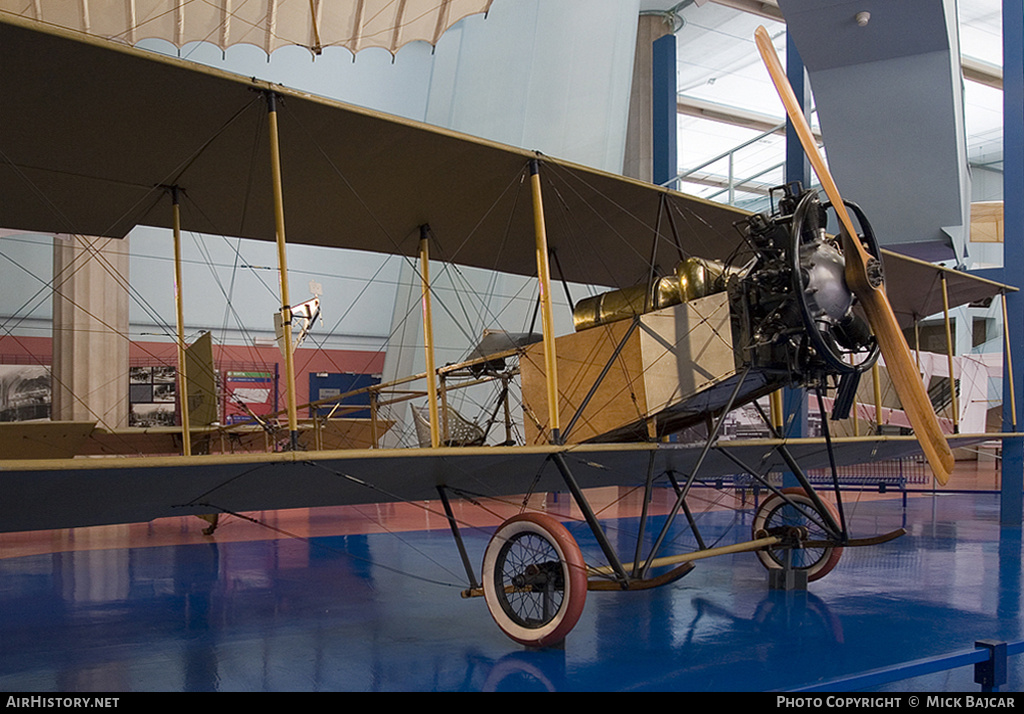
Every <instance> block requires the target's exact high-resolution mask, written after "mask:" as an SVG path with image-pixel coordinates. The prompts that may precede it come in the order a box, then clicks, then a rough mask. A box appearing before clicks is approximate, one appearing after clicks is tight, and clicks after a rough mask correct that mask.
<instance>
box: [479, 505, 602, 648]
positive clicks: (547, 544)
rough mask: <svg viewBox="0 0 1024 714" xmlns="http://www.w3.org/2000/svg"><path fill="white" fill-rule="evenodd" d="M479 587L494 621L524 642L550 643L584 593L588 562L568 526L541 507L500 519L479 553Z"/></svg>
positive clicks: (569, 624) (574, 616)
mask: <svg viewBox="0 0 1024 714" xmlns="http://www.w3.org/2000/svg"><path fill="white" fill-rule="evenodd" d="M483 589H484V598H485V599H486V601H487V608H488V610H490V612H491V616H492V617H493V618H494V621H495V622H497V623H498V627H500V628H501V630H502V631H503V632H504V633H505V634H506V635H508V636H509V637H511V638H512V639H513V640H515V641H516V642H518V643H520V644H522V645H526V646H527V647H546V646H550V645H555V644H558V643H559V642H561V641H562V640H564V639H565V636H566V635H567V634H568V633H569V631H570V630H572V628H573V627H574V626H575V625H576V622H577V620H579V617H580V614H581V613H582V612H583V606H584V604H585V603H586V599H587V568H586V565H585V564H584V562H583V555H582V554H581V553H580V549H579V546H578V545H576V541H575V540H574V539H573V537H572V535H570V534H569V531H567V530H566V529H565V526H563V525H562V524H561V523H559V522H558V521H557V520H556V519H554V518H552V517H551V516H549V515H547V514H544V513H523V514H520V515H518V516H514V517H512V518H510V519H508V520H507V521H505V522H504V523H503V524H502V525H501V526H500V527H499V528H498V530H497V532H495V534H494V536H493V537H492V538H491V541H490V543H489V544H488V546H487V550H486V552H485V553H484V567H483Z"/></svg>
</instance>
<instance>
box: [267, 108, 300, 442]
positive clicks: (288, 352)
mask: <svg viewBox="0 0 1024 714" xmlns="http://www.w3.org/2000/svg"><path fill="white" fill-rule="evenodd" d="M267 117H268V128H269V132H270V174H271V181H272V183H273V198H274V226H275V235H276V236H277V269H278V274H279V277H280V280H279V282H280V292H281V322H282V325H283V331H284V337H283V339H284V346H283V350H282V351H283V352H284V371H285V387H286V393H287V398H288V433H289V435H290V442H291V449H292V451H297V450H298V448H299V417H298V410H297V408H296V397H295V356H294V354H293V352H292V308H291V300H290V297H289V294H288V257H287V256H288V253H287V248H286V246H287V242H286V240H285V232H284V191H283V188H282V181H281V145H280V136H279V134H278V130H277V95H276V94H274V93H273V92H267Z"/></svg>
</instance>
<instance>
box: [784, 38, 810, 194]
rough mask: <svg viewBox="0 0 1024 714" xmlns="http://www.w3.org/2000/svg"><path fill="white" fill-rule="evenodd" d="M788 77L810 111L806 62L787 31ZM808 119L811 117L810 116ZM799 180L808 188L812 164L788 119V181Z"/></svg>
mask: <svg viewBox="0 0 1024 714" xmlns="http://www.w3.org/2000/svg"><path fill="white" fill-rule="evenodd" d="M786 77H787V78H788V79H789V84H790V86H791V87H793V94H795V95H796V98H797V99H798V100H800V104H801V105H802V106H803V110H804V114H805V115H806V114H808V112H809V111H810V92H809V91H808V87H807V76H806V74H805V73H804V62H803V60H802V59H800V53H799V52H798V51H797V49H796V45H795V44H793V36H792V35H791V34H789V33H788V32H787V33H786ZM808 121H810V117H809V116H808ZM790 181H799V182H800V183H802V184H803V185H804V188H807V187H808V186H810V184H811V164H810V162H809V161H808V160H807V154H805V153H804V148H803V146H801V145H800V139H799V138H798V137H797V135H796V131H795V130H794V129H793V123H792V122H791V121H789V120H788V119H787V120H786V182H787V183H788V182H790Z"/></svg>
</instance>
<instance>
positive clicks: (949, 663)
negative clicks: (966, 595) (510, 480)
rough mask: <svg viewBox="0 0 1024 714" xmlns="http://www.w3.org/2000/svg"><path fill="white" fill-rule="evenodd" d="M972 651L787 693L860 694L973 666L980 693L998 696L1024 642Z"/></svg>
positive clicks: (990, 643) (992, 643) (983, 644)
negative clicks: (1009, 661)
mask: <svg viewBox="0 0 1024 714" xmlns="http://www.w3.org/2000/svg"><path fill="white" fill-rule="evenodd" d="M974 646H975V649H973V650H966V651H963V652H955V653H953V654H948V655H938V656H936V657H925V658H924V659H917V660H913V661H911V662H902V663H900V664H894V665H891V666H889V667H881V668H879V669H873V670H870V671H867V672H861V673H860V674H853V675H850V676H847V677H838V678H836V679H830V680H828V681H826V682H818V683H816V684H811V685H807V686H806V687H800V688H798V689H790V690H787V691H790V692H848V691H860V690H864V689H869V688H871V687H878V686H881V685H883V684H891V683H893V682H900V681H903V680H905V679H913V678H914V677H923V676H925V675H928V674H935V673H937V672H945V671H947V670H951V669H956V668H957V667H966V666H967V665H971V664H973V665H974V681H975V683H977V684H978V685H979V686H980V687H981V691H983V692H998V691H999V687H1001V686H1003V685H1005V684H1006V680H1007V658H1008V657H1010V656H1012V655H1018V654H1021V653H1024V642H1011V643H1006V642H1000V641H996V640H980V641H978V642H975V643H974Z"/></svg>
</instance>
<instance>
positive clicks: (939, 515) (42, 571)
mask: <svg viewBox="0 0 1024 714" xmlns="http://www.w3.org/2000/svg"><path fill="white" fill-rule="evenodd" d="M850 513H851V519H852V520H851V522H852V524H853V527H854V529H855V531H857V532H858V534H860V535H869V534H873V533H879V532H886V531H888V530H892V529H893V528H896V527H899V526H900V524H902V523H903V522H904V521H905V522H906V523H907V527H908V530H909V534H908V535H907V536H905V537H903V538H900V539H897V540H896V541H893V542H891V543H888V544H885V545H883V546H879V547H875V548H863V549H847V550H846V552H845V553H844V555H843V559H842V560H841V562H840V564H839V566H838V567H837V568H836V570H835V571H834V572H833V573H832V574H830V575H829V576H828V577H827V578H825V579H823V580H821V581H819V582H816V583H812V585H811V588H810V591H808V592H797V593H785V592H776V591H769V590H768V589H767V578H766V575H765V571H764V570H763V569H762V568H761V566H760V565H759V564H758V562H757V560H756V558H754V557H753V556H752V555H750V554H740V555H735V556H724V557H721V558H715V559H710V560H707V561H702V562H701V563H700V564H699V565H698V567H697V568H696V569H695V570H694V572H692V573H691V574H689V575H687V576H686V577H685V578H683V579H682V580H680V581H678V582H677V583H676V584H674V585H672V586H670V587H666V588H661V589H658V590H653V591H645V592H634V593H590V594H589V596H588V602H587V607H586V610H585V611H584V614H583V617H582V618H581V621H580V624H579V625H578V626H577V628H576V629H575V630H574V631H573V633H572V634H571V635H570V638H569V640H568V641H567V643H566V646H565V648H564V649H562V650H546V651H526V650H522V649H521V648H518V647H517V646H516V645H514V644H513V643H512V642H511V641H509V640H507V639H506V638H505V637H504V636H503V635H502V634H501V633H500V631H498V630H497V628H496V627H495V626H494V624H493V622H492V621H491V619H490V616H489V615H488V613H487V611H486V607H485V605H484V603H483V601H482V600H481V599H473V600H463V599H461V598H460V597H459V589H460V588H461V587H462V582H461V579H460V578H461V577H462V576H461V572H462V570H461V568H462V566H461V562H460V561H459V558H458V554H457V552H456V550H455V548H454V547H453V545H452V543H451V537H450V534H448V533H447V532H445V531H444V530H443V529H439V530H431V531H404V532H401V533H400V534H397V535H396V534H392V533H386V532H384V533H373V534H355V533H347V534H343V535H318V536H314V537H291V538H275V539H263V540H245V539H240V540H236V541H230V540H225V542H221V541H216V540H215V541H209V540H207V541H205V542H202V541H200V542H195V543H189V544H185V545H160V546H155V547H137V548H98V549H97V548H93V549H89V548H86V549H82V550H62V551H60V552H54V553H38V554H31V555H23V556H20V557H9V558H4V559H0V688H2V689H4V690H7V691H62V692H72V691H83V692H84V691H101V690H103V691H214V690H217V691H361V690H363V691H406V690H415V691H476V690H490V691H512V690H531V691H532V690H591V691H611V690H669V689H675V690H684V691H701V690H708V691H722V690H759V691H762V690H768V689H776V688H787V687H796V686H800V685H804V684H807V683H810V682H813V681H818V680H821V679H828V678H832V677H835V676H840V675H842V674H848V673H855V672H860V671H864V670H867V669H873V668H876V667H881V666H885V665H888V664H894V663H898V662H901V661H906V660H910V659H916V658H919V657H924V656H929V655H934V654H942V653H948V652H951V651H955V650H960V649H965V648H970V647H971V646H972V645H973V642H974V641H975V640H977V639H982V638H996V639H1006V640H1011V641H1012V640H1018V639H1022V638H1024V633H1022V629H1024V628H1022V618H1021V592H1020V585H1021V533H1020V529H1019V528H1017V529H1014V528H1001V527H1000V526H999V525H998V500H997V497H995V496H989V495H944V496H942V497H939V498H935V499H931V498H927V499H926V498H920V499H911V500H910V502H909V504H908V506H907V510H906V511H904V510H903V508H902V507H901V501H900V499H899V498H898V497H897V498H895V499H890V500H870V501H866V502H863V503H859V504H852V505H851V509H850ZM703 518H704V521H703V522H702V529H704V532H705V534H706V537H707V538H708V539H721V540H722V541H723V542H728V539H730V538H732V539H738V538H741V537H744V536H745V534H746V532H747V530H748V529H749V527H750V525H749V518H746V517H744V516H737V515H735V514H734V513H732V512H728V511H722V512H714V513H708V514H705V515H704V516H703ZM609 529H610V531H611V532H613V533H615V534H616V535H615V537H616V538H619V539H620V540H621V542H623V543H626V542H629V539H628V533H629V532H631V531H635V529H636V520H635V519H632V518H623V519H619V520H615V521H611V522H609ZM652 530H655V531H656V529H652ZM573 531H574V533H575V534H576V535H577V537H578V538H579V539H580V541H581V543H582V545H583V546H584V550H585V555H587V556H588V557H592V556H594V552H595V550H596V545H595V544H594V543H593V542H592V539H590V537H589V535H588V534H587V533H586V530H585V528H581V527H579V526H573ZM677 535H680V534H673V536H672V537H673V538H674V537H676V536H677ZM464 536H465V538H466V541H467V546H468V548H469V550H470V552H471V553H472V554H473V557H474V562H475V563H478V562H479V555H480V554H482V552H483V549H484V547H485V545H486V539H487V530H486V529H469V530H468V531H467V532H466V533H464ZM684 542H685V538H684V537H682V536H680V540H679V542H678V543H677V544H676V547H679V546H680V545H682V544H683V543H684ZM1019 669H1020V667H1019V666H1016V665H1015V667H1014V672H1013V673H1011V676H1012V677H1016V678H1017V682H1016V683H1017V685H1018V686H1019V684H1020V674H1019ZM1011 684H1013V681H1012V680H1011ZM933 686H943V687H953V688H956V687H960V686H965V687H967V688H968V690H970V691H976V689H973V688H972V683H971V682H970V677H969V674H968V675H966V680H964V677H963V676H961V675H960V674H954V675H949V676H947V677H946V679H944V680H942V681H941V682H940V683H939V684H937V685H933Z"/></svg>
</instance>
